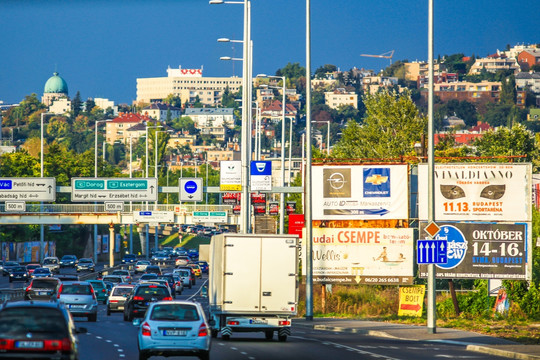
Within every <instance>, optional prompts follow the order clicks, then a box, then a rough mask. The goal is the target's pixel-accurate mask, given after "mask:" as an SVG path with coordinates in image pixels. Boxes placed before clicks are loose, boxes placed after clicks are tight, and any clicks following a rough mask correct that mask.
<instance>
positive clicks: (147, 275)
mask: <svg viewBox="0 0 540 360" xmlns="http://www.w3.org/2000/svg"><path fill="white" fill-rule="evenodd" d="M153 279H157V275H156V274H144V275H143V276H141V280H153Z"/></svg>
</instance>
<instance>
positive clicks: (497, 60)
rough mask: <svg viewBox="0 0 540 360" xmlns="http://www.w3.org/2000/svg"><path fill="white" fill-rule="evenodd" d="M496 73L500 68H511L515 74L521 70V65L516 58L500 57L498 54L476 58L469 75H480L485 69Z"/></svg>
mask: <svg viewBox="0 0 540 360" xmlns="http://www.w3.org/2000/svg"><path fill="white" fill-rule="evenodd" d="M484 69H485V71H487V72H492V73H496V72H497V71H499V70H511V71H512V72H514V74H517V73H518V72H519V71H520V66H519V64H518V62H517V60H516V59H515V58H505V57H499V56H497V55H492V56H488V57H485V58H481V59H476V61H475V62H474V64H473V66H471V69H470V70H469V75H479V74H480V73H481V72H482V71H483V70H484Z"/></svg>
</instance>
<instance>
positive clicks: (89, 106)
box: [84, 98, 96, 114]
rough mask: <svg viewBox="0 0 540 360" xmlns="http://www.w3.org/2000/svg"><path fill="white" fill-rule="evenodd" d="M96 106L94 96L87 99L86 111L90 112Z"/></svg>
mask: <svg viewBox="0 0 540 360" xmlns="http://www.w3.org/2000/svg"><path fill="white" fill-rule="evenodd" d="M95 107H96V102H95V101H94V99H92V98H88V99H87V100H86V104H85V109H84V112H85V113H87V114H90V113H91V112H92V110H93V109H94V108H95Z"/></svg>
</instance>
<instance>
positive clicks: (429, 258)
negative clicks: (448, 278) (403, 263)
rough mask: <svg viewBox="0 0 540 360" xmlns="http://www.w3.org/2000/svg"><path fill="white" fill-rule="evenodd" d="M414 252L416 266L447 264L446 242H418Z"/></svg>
mask: <svg viewBox="0 0 540 360" xmlns="http://www.w3.org/2000/svg"><path fill="white" fill-rule="evenodd" d="M416 250H417V252H416V261H417V263H418V264H446V263H447V262H448V256H447V255H448V242H447V241H446V240H418V244H417V246H416Z"/></svg>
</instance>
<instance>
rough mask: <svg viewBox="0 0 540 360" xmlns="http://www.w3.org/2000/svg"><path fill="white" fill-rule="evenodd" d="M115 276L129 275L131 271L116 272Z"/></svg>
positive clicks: (114, 272)
mask: <svg viewBox="0 0 540 360" xmlns="http://www.w3.org/2000/svg"><path fill="white" fill-rule="evenodd" d="M112 274H113V275H129V271H127V270H114V271H113V273H112Z"/></svg>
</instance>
